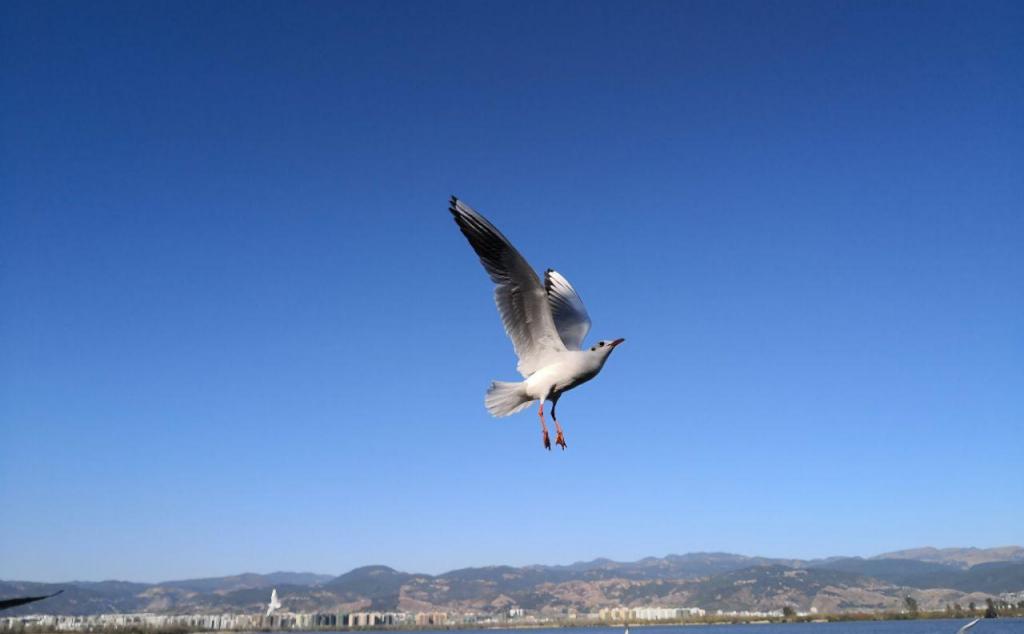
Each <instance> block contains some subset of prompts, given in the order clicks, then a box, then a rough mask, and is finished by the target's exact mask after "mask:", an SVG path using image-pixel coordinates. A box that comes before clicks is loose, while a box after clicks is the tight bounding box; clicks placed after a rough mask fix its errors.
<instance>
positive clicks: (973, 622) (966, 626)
mask: <svg viewBox="0 0 1024 634" xmlns="http://www.w3.org/2000/svg"><path fill="white" fill-rule="evenodd" d="M980 620H981V619H974V620H973V621H971V622H970V623H968V624H967V625H965V626H963V627H961V628H960V629H959V630H957V631H956V634H964V632H966V631H967V630H969V629H971V628H972V627H974V626H975V625H977V624H978V621H980Z"/></svg>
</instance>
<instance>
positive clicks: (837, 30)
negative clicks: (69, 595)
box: [0, 2, 1024, 580]
mask: <svg viewBox="0 0 1024 634" xmlns="http://www.w3.org/2000/svg"><path fill="white" fill-rule="evenodd" d="M1022 25H1024V8H1022V5H1021V4H1020V3H1014V2H1007V3H997V2H980V3H966V2H964V3H944V2H927V3H925V2H919V3H915V2H900V3H873V2H849V3H847V2H804V3H801V2H778V3H772V2H767V3H761V2H739V3H730V2H669V3H658V2H645V3H625V2H623V3H598V2H587V3H577V2H561V3H559V2H554V3H548V2H528V3H507V4H500V3H482V2H466V3H459V2H444V3H427V2H412V3H374V2H367V3H354V2H353V3H326V2H323V3H321V2H316V3H301V4H299V3H269V2H268V3H226V2H225V3H206V2H200V3H193V4H186V3H177V2H175V3H159V2H146V3H119V4H107V3H73V2H5V3H3V4H2V6H0V70H2V82H3V83H2V86H0V89H2V94H3V95H4V97H3V99H2V100H0V125H2V135H3V143H2V156H0V214H2V216H0V258H2V262H0V264H2V281H0V284H2V287H0V292H2V303H0V351H2V352H0V509H2V515H3V520H2V521H0V578H8V579H10V578H21V579H32V580H66V579H71V578H88V579H100V578H126V579H133V580H160V579H168V578H180V577H191V576H203V575H217V574H228V573H237V572H241V571H246V570H252V571H259V572H269V571H271V570H276V569H289V570H314V571H321V572H327V573H339V572H343V571H345V570H348V569H349V568H351V567H354V566H357V565H362V564H368V563H383V564H389V565H392V566H395V567H397V568H401V569H404V570H410V571H422V572H437V571H442V570H446V569H451V568H456V567H461V566H468V565H480V564H492V563H509V564H526V563H568V562H572V561H575V560H581V559H590V558H593V557H598V556H607V557H612V558H617V559H632V558H638V557H641V556H645V555H652V554H653V555H661V554H665V553H669V552H686V551H694V550H726V551H734V552H741V553H748V554H761V555H777V556H799V557H814V556H823V555H833V554H850V555H871V554H876V553H878V552H881V551H885V550H890V549H896V548H904V547H912V546H920V545H936V546H951V545H976V546H994V545H1001V544H1007V543H1021V542H1022V541H1024V478H1021V472H1022V467H1024V458H1022V449H1021V447H1022V446H1024V432H1022V422H1024V282H1022V280H1024V214H1022V208H1024V204H1022V202H1024V179H1021V166H1022V161H1024V149H1022V148H1024V117H1022V116H1021V113H1022V111H1024V107H1022V106H1024V81H1022V70H1021V69H1022V68H1024V47H1022V46H1021V33H1022ZM453 193H454V194H458V195H459V196H461V197H463V198H465V199H466V200H467V201H469V202H470V203H471V204H473V205H474V206H475V207H476V208H477V209H479V210H480V211H482V212H483V213H485V214H486V215H488V216H489V217H490V218H491V219H492V220H493V221H494V222H495V224H497V225H498V226H499V227H500V228H501V229H502V230H503V231H504V233H505V234H506V235H508V236H509V237H510V238H511V239H512V240H513V241H514V242H515V243H516V244H517V245H518V246H519V247H520V249H521V250H522V252H523V253H524V255H525V256H526V257H527V258H528V259H529V260H530V261H531V262H532V263H533V265H534V266H535V267H536V268H537V269H540V270H543V269H544V268H546V267H548V266H552V267H556V268H558V269H559V270H560V271H562V272H563V273H564V274H565V275H566V276H567V277H568V278H569V279H570V280H571V281H572V282H573V283H574V284H575V286H576V287H577V288H578V289H579V290H580V293H581V294H582V296H583V298H584V299H585V300H586V302H587V304H588V306H589V309H590V312H591V315H592V317H593V319H594V329H593V331H592V333H591V336H592V337H593V338H613V337H626V338H627V342H626V344H625V345H624V346H623V347H622V348H620V349H619V350H617V351H616V353H615V354H614V355H613V357H612V359H611V360H610V362H609V364H608V365H607V366H606V368H605V370H604V372H603V373H602V374H601V376H600V377H598V378H597V379H596V380H595V381H593V382H591V383H589V384H587V385H586V386H584V387H582V388H580V389H578V390H576V391H574V392H571V393H569V394H568V395H567V396H566V397H565V398H563V399H562V402H561V408H560V412H559V413H560V414H561V418H562V420H563V423H564V425H565V427H566V432H567V439H568V442H569V450H568V451H567V452H565V453H562V452H552V453H548V452H546V451H543V450H542V448H541V446H540V437H539V433H538V426H537V421H536V417H535V416H534V414H532V413H529V412H528V413H523V414H520V415H517V416H515V417H513V418H510V419H505V420H500V421H495V420H492V419H491V418H489V417H488V415H487V413H486V411H485V410H484V407H483V402H482V399H483V393H484V390H485V388H486V386H487V384H488V382H489V381H490V380H491V379H505V380H509V379H514V378H516V374H515V370H514V368H515V358H514V356H513V353H512V347H511V345H510V343H509V342H508V341H507V339H506V338H505V336H504V334H503V332H502V330H501V327H500V322H499V319H498V316H497V314H496V311H495V309H494V306H493V303H492V301H491V297H490V295H491V287H490V283H489V282H488V280H487V278H486V276H485V274H484V272H483V270H482V269H481V267H480V265H479V263H478V262H477V260H476V257H475V256H474V255H473V254H472V252H471V251H470V249H469V247H468V245H467V244H466V242H465V240H464V239H463V237H462V236H461V235H460V234H459V232H458V231H457V229H456V227H455V225H454V224H453V222H452V220H451V218H450V216H449V214H448V212H447V198H448V196H449V195H450V194H453Z"/></svg>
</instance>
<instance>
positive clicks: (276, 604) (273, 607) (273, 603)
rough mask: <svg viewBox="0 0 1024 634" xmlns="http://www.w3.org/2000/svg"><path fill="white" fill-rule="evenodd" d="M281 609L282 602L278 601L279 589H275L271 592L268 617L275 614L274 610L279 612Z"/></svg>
mask: <svg viewBox="0 0 1024 634" xmlns="http://www.w3.org/2000/svg"><path fill="white" fill-rule="evenodd" d="M280 607H281V602H280V601H278V599H277V588H274V589H273V590H271V591H270V603H269V604H267V616H270V615H271V614H273V613H274V610H277V609H278V608H280Z"/></svg>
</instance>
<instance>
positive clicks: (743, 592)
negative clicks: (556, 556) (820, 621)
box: [0, 547, 1024, 616]
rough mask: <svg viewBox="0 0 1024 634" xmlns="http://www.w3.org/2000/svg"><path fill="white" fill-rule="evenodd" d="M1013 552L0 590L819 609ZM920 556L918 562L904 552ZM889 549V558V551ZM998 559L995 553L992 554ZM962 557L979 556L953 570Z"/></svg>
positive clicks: (149, 598)
mask: <svg viewBox="0 0 1024 634" xmlns="http://www.w3.org/2000/svg"><path fill="white" fill-rule="evenodd" d="M1021 552H1024V551H1022V549H1020V548H1017V547H1008V548H1000V549H989V550H981V549H945V550H943V551H938V550H936V549H916V550H910V551H900V552H899V553H889V554H888V556H878V557H872V558H869V559H862V558H859V557H833V558H828V559H821V560H814V561H803V560H798V559H771V558H764V557H747V556H744V555H735V554H729V553H688V554H684V555H668V556H666V557H660V558H659V557H647V558H644V559H641V560H638V561H634V562H615V561H611V560H608V559H596V560H593V561H589V562H577V563H574V564H570V565H563V566H524V567H512V566H486V567H478V568H463V569H459V570H452V571H449V572H446V573H443V574H440V575H428V574H413V573H406V572H401V571H398V570H394V569H393V568H389V567H387V566H364V567H361V568H356V569H354V570H351V571H349V572H347V573H345V574H343V575H340V576H337V577H332V576H330V575H317V574H313V573H289V572H276V573H271V574H266V575H261V574H254V573H246V574H240V575H233V576H227V577H211V578H203V579H186V580H178V581H166V582H161V583H154V584H146V583H134V582H125V581H99V582H92V581H72V582H67V583H61V584H47V583H32V582H18V581H0V597H10V596H18V595H33V594H48V593H51V592H55V591H56V590H58V589H64V593H63V594H61V595H60V596H57V597H54V598H53V599H49V600H47V601H46V602H44V603H40V604H36V605H31V606H24V607H21V608H17V609H15V610H11V611H9V612H7V613H6V614H10V615H17V614H27V613H33V612H46V613H53V614H97V613H113V612H154V613H223V612H260V611H261V610H262V609H263V607H264V605H265V603H266V601H267V598H268V595H269V589H270V588H277V591H278V594H279V595H280V597H281V600H282V601H283V603H284V608H285V609H286V610H293V611H301V612H312V611H343V612H351V611H360V610H378V611H390V610H402V611H408V612H417V611H433V610H444V611H452V612H475V613H478V614H495V613H501V612H502V611H504V610H507V609H508V608H509V607H513V606H516V607H520V608H523V609H525V610H529V611H533V612H536V613H539V614H547V615H552V616H557V615H562V614H565V613H567V612H570V611H575V612H578V613H589V612H594V611H596V610H599V609H601V608H605V607H608V608H610V607H618V606H629V607H634V606H644V605H653V606H678V607H681V606H698V607H702V608H705V609H709V610H716V609H721V610H768V609H779V608H781V607H783V606H787V605H788V606H792V607H796V608H800V609H810V608H811V607H815V608H817V609H818V610H820V611H843V610H875V609H898V608H899V607H900V606H901V605H902V602H903V599H904V597H906V596H913V597H915V598H916V599H917V600H918V602H919V603H920V605H921V607H922V608H924V609H931V608H935V609H938V608H942V607H943V606H944V605H945V604H946V603H952V602H962V603H964V604H966V603H968V602H969V601H976V602H979V601H983V600H984V597H985V596H988V595H997V594H999V593H1003V592H1020V591H1024V560H1022V559H1021V558H1020V553H1021ZM916 553H920V556H922V557H924V558H923V559H914V558H913V555H915V554H916ZM896 555H899V556H896ZM998 556H1006V557H1008V559H1005V560H998V559H996V557H998ZM968 560H980V561H983V563H978V564H974V565H970V566H968V565H964V562H965V561H968Z"/></svg>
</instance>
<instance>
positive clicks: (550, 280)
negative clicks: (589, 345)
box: [544, 269, 590, 350]
mask: <svg viewBox="0 0 1024 634" xmlns="http://www.w3.org/2000/svg"><path fill="white" fill-rule="evenodd" d="M544 290H545V292H546V294H547V296H548V305H549V306H550V307H551V317H552V319H554V322H555V328H557V329H558V336H559V337H561V338H562V343H564V344H565V347H566V348H568V349H569V350H580V349H581V348H582V347H583V340H584V339H586V338H587V333H588V332H590V315H589V314H587V307H586V306H584V305H583V300H582V299H580V296H579V293H577V292H576V289H574V288H573V287H572V284H570V283H569V280H567V279H565V277H564V276H563V275H562V274H561V273H559V272H558V271H556V270H554V269H548V270H547V271H546V272H545V273H544Z"/></svg>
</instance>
